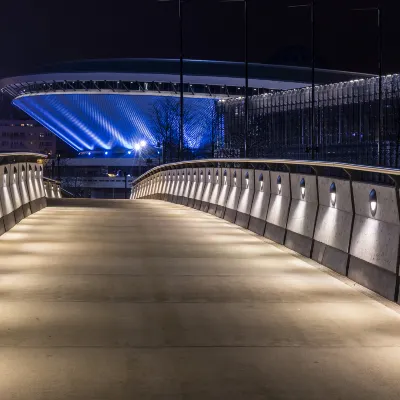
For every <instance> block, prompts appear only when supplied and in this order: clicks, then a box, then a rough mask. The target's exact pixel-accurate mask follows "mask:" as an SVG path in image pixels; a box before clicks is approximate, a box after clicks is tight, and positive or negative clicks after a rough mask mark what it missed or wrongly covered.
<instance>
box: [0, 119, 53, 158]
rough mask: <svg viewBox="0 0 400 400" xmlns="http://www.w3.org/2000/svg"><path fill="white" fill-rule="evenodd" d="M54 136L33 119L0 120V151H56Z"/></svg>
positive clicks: (51, 152)
mask: <svg viewBox="0 0 400 400" xmlns="http://www.w3.org/2000/svg"><path fill="white" fill-rule="evenodd" d="M56 141H57V138H56V136H55V135H54V134H53V133H51V132H50V131H49V130H48V129H46V128H44V127H43V126H42V125H40V124H39V123H38V122H36V121H34V120H0V151H1V152H4V153H7V152H32V153H43V154H47V155H49V156H52V155H55V153H56Z"/></svg>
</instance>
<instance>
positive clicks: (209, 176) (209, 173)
mask: <svg viewBox="0 0 400 400" xmlns="http://www.w3.org/2000/svg"><path fill="white" fill-rule="evenodd" d="M208 181H209V182H210V181H211V172H210V171H208Z"/></svg>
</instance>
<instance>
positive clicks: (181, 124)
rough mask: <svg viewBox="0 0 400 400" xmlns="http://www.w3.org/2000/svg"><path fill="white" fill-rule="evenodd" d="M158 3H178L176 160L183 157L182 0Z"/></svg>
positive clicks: (163, 0) (168, 0)
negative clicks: (177, 128) (177, 132)
mask: <svg viewBox="0 0 400 400" xmlns="http://www.w3.org/2000/svg"><path fill="white" fill-rule="evenodd" d="M157 1H158V2H159V3H171V2H174V1H177V3H178V17H179V77H180V124H179V147H178V160H179V161H181V160H182V157H183V134H184V113H183V97H184V96H183V93H184V92H183V7H182V6H183V2H184V0H157Z"/></svg>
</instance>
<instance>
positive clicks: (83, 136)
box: [13, 92, 216, 151]
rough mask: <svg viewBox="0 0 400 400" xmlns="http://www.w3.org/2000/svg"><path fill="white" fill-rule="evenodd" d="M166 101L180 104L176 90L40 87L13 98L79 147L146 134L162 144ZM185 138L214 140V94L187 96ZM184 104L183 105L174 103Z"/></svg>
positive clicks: (117, 143)
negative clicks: (159, 114)
mask: <svg viewBox="0 0 400 400" xmlns="http://www.w3.org/2000/svg"><path fill="white" fill-rule="evenodd" d="M160 102H168V103H169V105H170V106H171V105H172V106H173V105H174V104H175V105H178V104H179V98H178V97H174V96H156V95H150V94H143V95H141V94H137V93H135V94H132V93H126V94H124V93H82V92H80V93H63V92H60V93H49V94H45V93H40V94H30V95H23V96H20V97H17V98H16V99H14V101H13V103H14V105H16V106H17V107H19V108H20V109H21V110H23V111H25V112H26V113H27V114H28V115H29V116H31V117H32V118H33V119H35V120H36V121H38V122H40V123H41V124H42V125H43V126H45V127H46V128H48V129H49V130H50V131H52V132H53V133H54V134H56V135H57V136H58V137H59V138H61V139H62V140H64V141H65V142H66V143H68V144H69V145H70V146H72V147H73V148H74V149H75V150H77V151H92V150H113V149H127V150H131V149H132V148H134V144H135V143H137V142H138V141H140V140H145V141H146V142H147V143H148V144H149V145H150V146H156V145H157V143H159V142H160V140H162V138H160V134H159V133H158V131H159V129H157V122H156V117H155V108H156V107H157V105H159V104H161V103H160ZM184 104H185V109H186V110H187V111H186V112H187V115H186V116H185V124H184V128H185V129H184V138H185V144H186V146H187V147H188V148H190V149H193V150H196V149H199V148H201V147H202V146H204V145H205V144H206V143H208V142H209V141H210V136H211V135H212V132H211V130H212V129H213V122H212V119H213V118H215V113H216V100H215V99H213V98H206V97H204V98H198V97H197V98H185V103H184ZM173 108H174V109H175V108H176V109H179V107H173ZM169 124H170V128H169V129H170V131H171V132H178V131H179V115H178V114H177V113H175V115H173V117H172V118H171V121H170V122H169Z"/></svg>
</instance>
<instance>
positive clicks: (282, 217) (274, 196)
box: [267, 171, 290, 229]
mask: <svg viewBox="0 0 400 400" xmlns="http://www.w3.org/2000/svg"><path fill="white" fill-rule="evenodd" d="M270 176H271V199H270V204H269V208H268V214H267V223H268V224H272V225H276V226H279V227H281V228H284V229H286V222H287V218H288V214H289V206H290V187H289V174H288V173H287V172H275V171H271V175H270ZM278 177H280V178H281V183H280V184H281V190H280V193H279V190H278V184H277V181H278Z"/></svg>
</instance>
